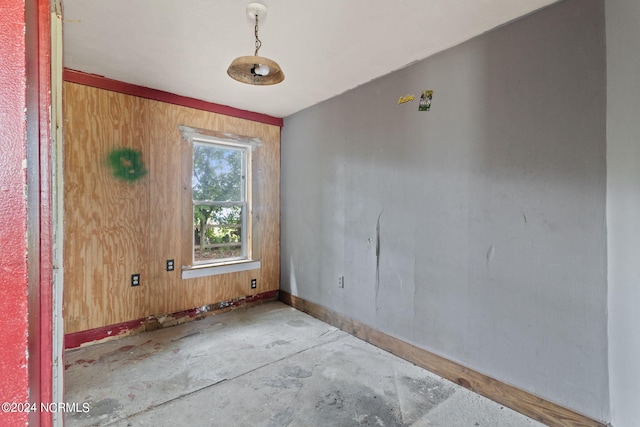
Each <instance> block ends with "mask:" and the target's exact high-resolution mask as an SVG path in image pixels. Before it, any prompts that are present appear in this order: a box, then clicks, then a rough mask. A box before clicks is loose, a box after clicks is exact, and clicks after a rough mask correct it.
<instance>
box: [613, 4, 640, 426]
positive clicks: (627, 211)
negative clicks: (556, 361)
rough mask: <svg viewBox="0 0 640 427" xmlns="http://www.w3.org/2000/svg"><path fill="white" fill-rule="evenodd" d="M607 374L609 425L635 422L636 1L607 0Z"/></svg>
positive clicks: (638, 337) (638, 417) (638, 376)
mask: <svg viewBox="0 0 640 427" xmlns="http://www.w3.org/2000/svg"><path fill="white" fill-rule="evenodd" d="M606 8H607V13H606V16H607V153H608V156H607V171H608V172H607V230H608V240H609V243H608V254H609V349H610V351H609V362H610V363H609V366H610V368H609V372H610V375H611V417H612V421H613V425H614V426H616V427H618V426H623V427H638V426H640V405H639V404H638V403H639V402H640V309H639V308H638V305H639V304H640V244H639V243H638V242H640V221H638V218H639V216H640V120H639V117H640V114H638V110H639V105H640V79H639V76H640V25H639V24H638V23H639V22H640V2H638V0H616V1H607V2H606Z"/></svg>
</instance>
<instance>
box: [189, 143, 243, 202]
mask: <svg viewBox="0 0 640 427" xmlns="http://www.w3.org/2000/svg"><path fill="white" fill-rule="evenodd" d="M243 153H244V150H243V149H237V148H226V147H220V146H216V145H211V144H199V143H195V144H193V178H192V187H193V200H198V201H215V202H240V201H244V191H243V178H244V177H243V167H242V166H243V165H242V157H243Z"/></svg>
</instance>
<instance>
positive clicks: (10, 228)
mask: <svg viewBox="0 0 640 427" xmlns="http://www.w3.org/2000/svg"><path fill="white" fill-rule="evenodd" d="M0 4H2V7H0V10H2V14H3V17H2V19H1V20H0V81H1V82H2V96H1V97H0V112H1V114H0V140H1V141H2V143H1V144H0V147H1V150H2V153H1V155H0V189H1V194H2V195H1V196H0V241H1V242H2V253H3V259H2V270H3V271H2V274H1V275H0V313H2V317H0V339H1V341H2V346H0V396H1V397H2V399H1V400H2V401H3V402H27V401H28V391H29V376H28V370H27V358H26V354H27V348H28V347H27V331H28V319H27V315H28V304H27V286H28V278H27V276H28V272H27V247H26V235H27V201H26V198H25V187H26V178H27V177H26V171H25V169H24V168H23V166H22V164H23V161H25V160H26V147H27V141H26V121H25V119H24V110H25V108H26V71H25V68H26V60H25V49H26V48H25V38H24V26H25V10H24V4H23V3H22V2H20V1H9V0H7V1H5V0H2V2H1V3H0ZM27 421H28V414H26V413H6V412H4V411H2V412H0V425H6V426H19V425H25V424H26V422H27Z"/></svg>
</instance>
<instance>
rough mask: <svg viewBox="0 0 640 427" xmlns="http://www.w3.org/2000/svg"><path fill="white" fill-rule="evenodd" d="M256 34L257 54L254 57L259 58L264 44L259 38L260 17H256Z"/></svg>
mask: <svg viewBox="0 0 640 427" xmlns="http://www.w3.org/2000/svg"><path fill="white" fill-rule="evenodd" d="M255 34H256V52H255V53H254V55H255V56H258V51H259V50H260V47H262V42H261V41H260V39H259V38H258V15H256V27H255Z"/></svg>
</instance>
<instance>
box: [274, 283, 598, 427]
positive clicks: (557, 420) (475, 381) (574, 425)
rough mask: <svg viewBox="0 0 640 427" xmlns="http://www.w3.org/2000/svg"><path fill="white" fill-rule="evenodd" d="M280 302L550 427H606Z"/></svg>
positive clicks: (365, 329) (311, 307) (348, 322)
mask: <svg viewBox="0 0 640 427" xmlns="http://www.w3.org/2000/svg"><path fill="white" fill-rule="evenodd" d="M280 301H282V302H284V303H285V304H287V305H290V306H291V307H293V308H295V309H298V310H300V311H303V312H305V313H307V314H309V315H311V316H313V317H315V318H317V319H319V320H322V321H323V322H325V323H328V324H330V325H332V326H335V327H336V328H339V329H341V330H343V331H345V332H347V333H349V334H351V335H353V336H355V337H357V338H360V339H361V340H363V341H366V342H368V343H370V344H372V345H375V346H376V347H379V348H381V349H383V350H386V351H388V352H390V353H392V354H395V355H396V356H398V357H400V358H402V359H404V360H406V361H408V362H411V363H414V364H416V365H418V366H420V367H421V368H424V369H426V370H428V371H430V372H433V373H435V374H437V375H439V376H441V377H443V378H446V379H448V380H450V381H453V382H455V383H457V384H459V385H461V386H463V387H465V388H467V389H469V390H471V391H473V392H475V393H477V394H479V395H482V396H484V397H486V398H488V399H491V400H493V401H494V402H497V403H499V404H501V405H504V406H506V407H508V408H511V409H513V410H514V411H517V412H520V413H521V414H524V415H526V416H528V417H530V418H533V419H534V420H537V421H539V422H541V423H543V424H546V425H548V426H551V427H606V425H605V424H602V423H600V422H598V421H595V420H592V419H591V418H588V417H586V416H584V415H581V414H578V413H576V412H574V411H572V410H570V409H566V408H564V407H562V406H560V405H557V404H555V403H552V402H549V401H547V400H545V399H542V398H540V397H538V396H535V395H533V394H531V393H528V392H526V391H523V390H520V389H518V388H516V387H513V386H510V385H508V384H505V383H503V382H501V381H498V380H496V379H494V378H491V377H488V376H486V375H484V374H481V373H479V372H476V371H473V370H471V369H469V368H467V367H465V366H462V365H460V364H458V363H455V362H452V361H450V360H448V359H445V358H443V357H441V356H438V355H436V354H433V353H431V352H429V351H427V350H424V349H422V348H419V347H416V346H414V345H412V344H409V343H407V342H405V341H402V340H400V339H398V338H395V337H393V336H391V335H387V334H385V333H384V332H380V331H378V330H377V329H374V328H372V327H370V326H367V325H364V324H362V323H360V322H358V321H356V320H353V319H351V318H349V317H347V316H344V315H341V314H339V313H336V312H333V311H331V310H329V309H327V308H325V307H322V306H320V305H318V304H315V303H312V302H309V301H306V300H304V299H302V298H299V297H297V296H295V295H291V294H290V293H288V292H285V291H282V290H281V291H280Z"/></svg>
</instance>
